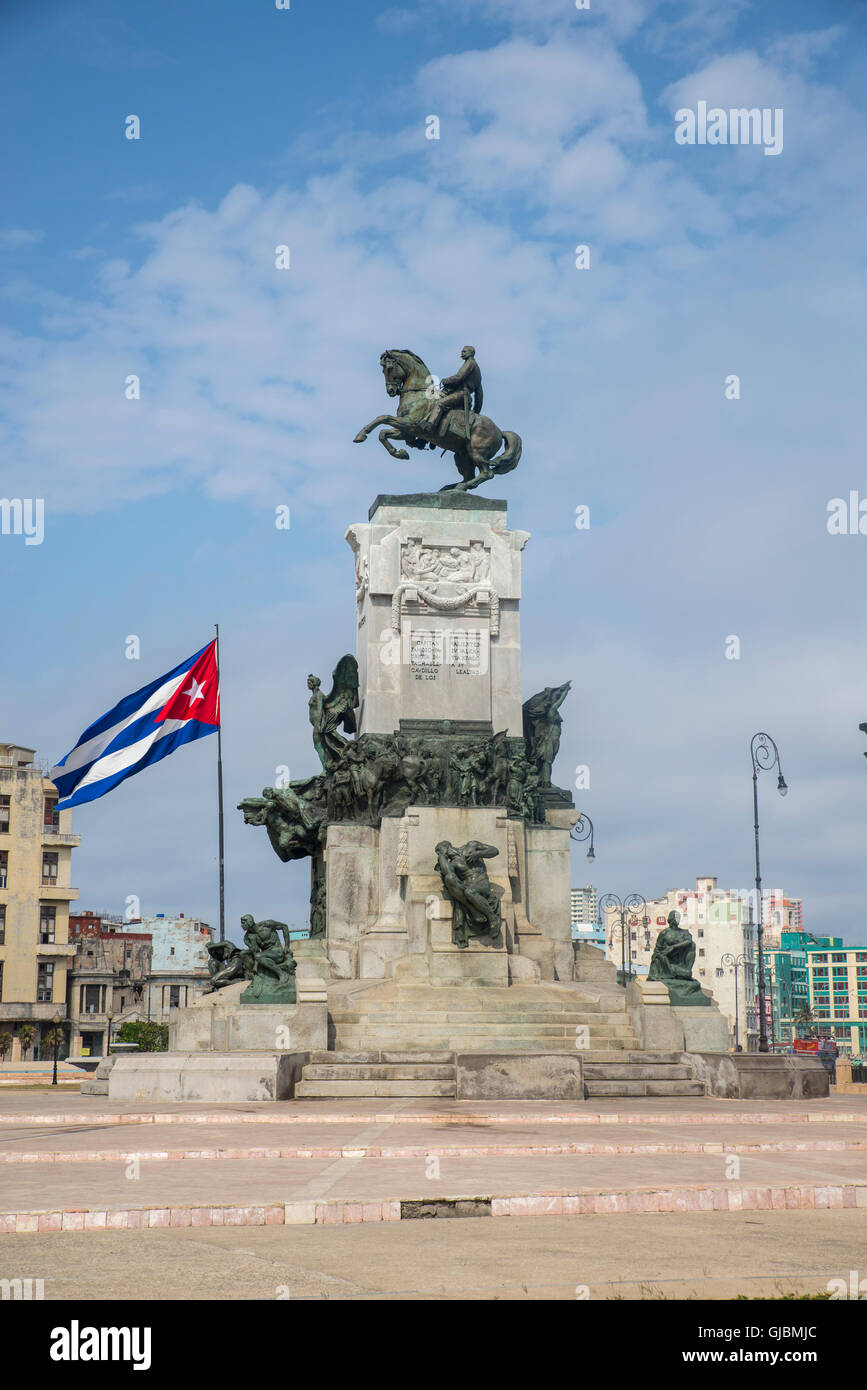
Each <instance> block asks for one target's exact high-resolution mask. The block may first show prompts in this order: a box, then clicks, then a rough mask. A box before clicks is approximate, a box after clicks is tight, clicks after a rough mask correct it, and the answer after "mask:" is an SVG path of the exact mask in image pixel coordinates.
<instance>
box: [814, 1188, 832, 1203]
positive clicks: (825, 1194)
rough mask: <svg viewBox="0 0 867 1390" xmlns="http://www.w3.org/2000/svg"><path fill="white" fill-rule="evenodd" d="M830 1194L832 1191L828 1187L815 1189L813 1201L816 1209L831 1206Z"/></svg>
mask: <svg viewBox="0 0 867 1390" xmlns="http://www.w3.org/2000/svg"><path fill="white" fill-rule="evenodd" d="M829 1192H830V1189H829V1188H827V1187H814V1188H813V1201H814V1203H815V1205H816V1207H829V1206H830V1205H831V1203H830V1201H829Z"/></svg>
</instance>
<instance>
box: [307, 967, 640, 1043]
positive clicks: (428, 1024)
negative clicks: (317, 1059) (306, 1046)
mask: <svg viewBox="0 0 867 1390" xmlns="http://www.w3.org/2000/svg"><path fill="white" fill-rule="evenodd" d="M341 985H343V987H342V988H335V985H334V984H332V985H330V986H329V990H328V1011H329V1015H330V1037H329V1043H330V1045H331V1046H332V1047H333V1048H334V1050H335V1051H338V1052H365V1051H371V1050H377V1051H400V1052H418V1051H423V1052H425V1051H426V1052H449V1053H451V1052H564V1051H566V1052H571V1051H572V1050H573V1049H574V1048H575V1047H576V1046H578V1047H580V1048H581V1050H582V1051H584V1050H586V1049H587V1048H590V1049H593V1050H597V1051H606V1052H612V1053H618V1052H624V1051H627V1050H628V1049H630V1048H632V1049H634V1048H635V1047H636V1046H637V1040H636V1037H635V1034H634V1032H633V1029H632V1024H631V1022H630V1019H629V1016H628V1014H627V1013H626V1009H625V1003H624V1001H623V994H622V991H620V992H619V997H618V995H617V994H614V993H612V994H611V995H608V994H607V993H604V992H602V991H600V990H598V989H597V990H593V989H591V990H585V989H582V988H580V987H579V986H576V985H572V984H539V985H515V986H512V987H511V988H509V989H493V988H475V989H473V988H460V989H456V988H448V987H445V988H440V989H435V988H431V987H430V986H427V987H424V986H413V985H398V984H395V983H394V982H392V981H386V982H381V981H374V982H372V983H371V984H364V985H361V986H359V984H358V982H357V981H354V982H345V984H344V982H341Z"/></svg>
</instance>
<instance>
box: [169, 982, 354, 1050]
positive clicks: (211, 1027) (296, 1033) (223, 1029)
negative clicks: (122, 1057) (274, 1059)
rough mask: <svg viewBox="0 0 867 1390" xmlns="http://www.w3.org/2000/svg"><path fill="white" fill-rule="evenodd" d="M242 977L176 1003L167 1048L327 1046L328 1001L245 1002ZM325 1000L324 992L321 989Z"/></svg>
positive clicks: (274, 1048)
mask: <svg viewBox="0 0 867 1390" xmlns="http://www.w3.org/2000/svg"><path fill="white" fill-rule="evenodd" d="M245 988H246V981H244V980H238V981H237V982H236V983H235V984H232V985H227V986H226V988H225V989H218V990H216V991H215V992H214V993H213V994H202V995H200V996H199V998H198V999H196V1000H195V1001H194V1002H193V1003H192V1004H190V1005H189V1006H188V1007H187V1008H185V1009H177V1010H176V1011H175V1012H176V1017H175V1018H173V1019H172V1021H171V1023H170V1025H169V1051H170V1052H250V1051H274V1052H306V1051H308V1050H311V1049H313V1050H315V1049H317V1048H323V1047H327V1046H328V1004H327V1002H323V1001H322V1000H321V999H320V1000H319V1001H316V1002H306V1001H304V1002H297V1003H295V1004H247V1003H242V1002H241V995H242V994H243V992H244V989H245ZM326 1001H327V995H326Z"/></svg>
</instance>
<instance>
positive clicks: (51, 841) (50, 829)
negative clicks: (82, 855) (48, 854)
mask: <svg viewBox="0 0 867 1390" xmlns="http://www.w3.org/2000/svg"><path fill="white" fill-rule="evenodd" d="M42 843H43V844H44V845H69V846H70V847H71V848H73V849H75V848H76V847H77V846H78V845H80V844H81V836H80V835H71V834H67V832H66V831H65V830H58V828H57V826H56V825H43V827H42Z"/></svg>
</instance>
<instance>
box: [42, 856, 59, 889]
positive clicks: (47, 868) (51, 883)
mask: <svg viewBox="0 0 867 1390" xmlns="http://www.w3.org/2000/svg"><path fill="white" fill-rule="evenodd" d="M42 884H43V887H46V888H56V887H57V855H56V854H45V853H43V855H42Z"/></svg>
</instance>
